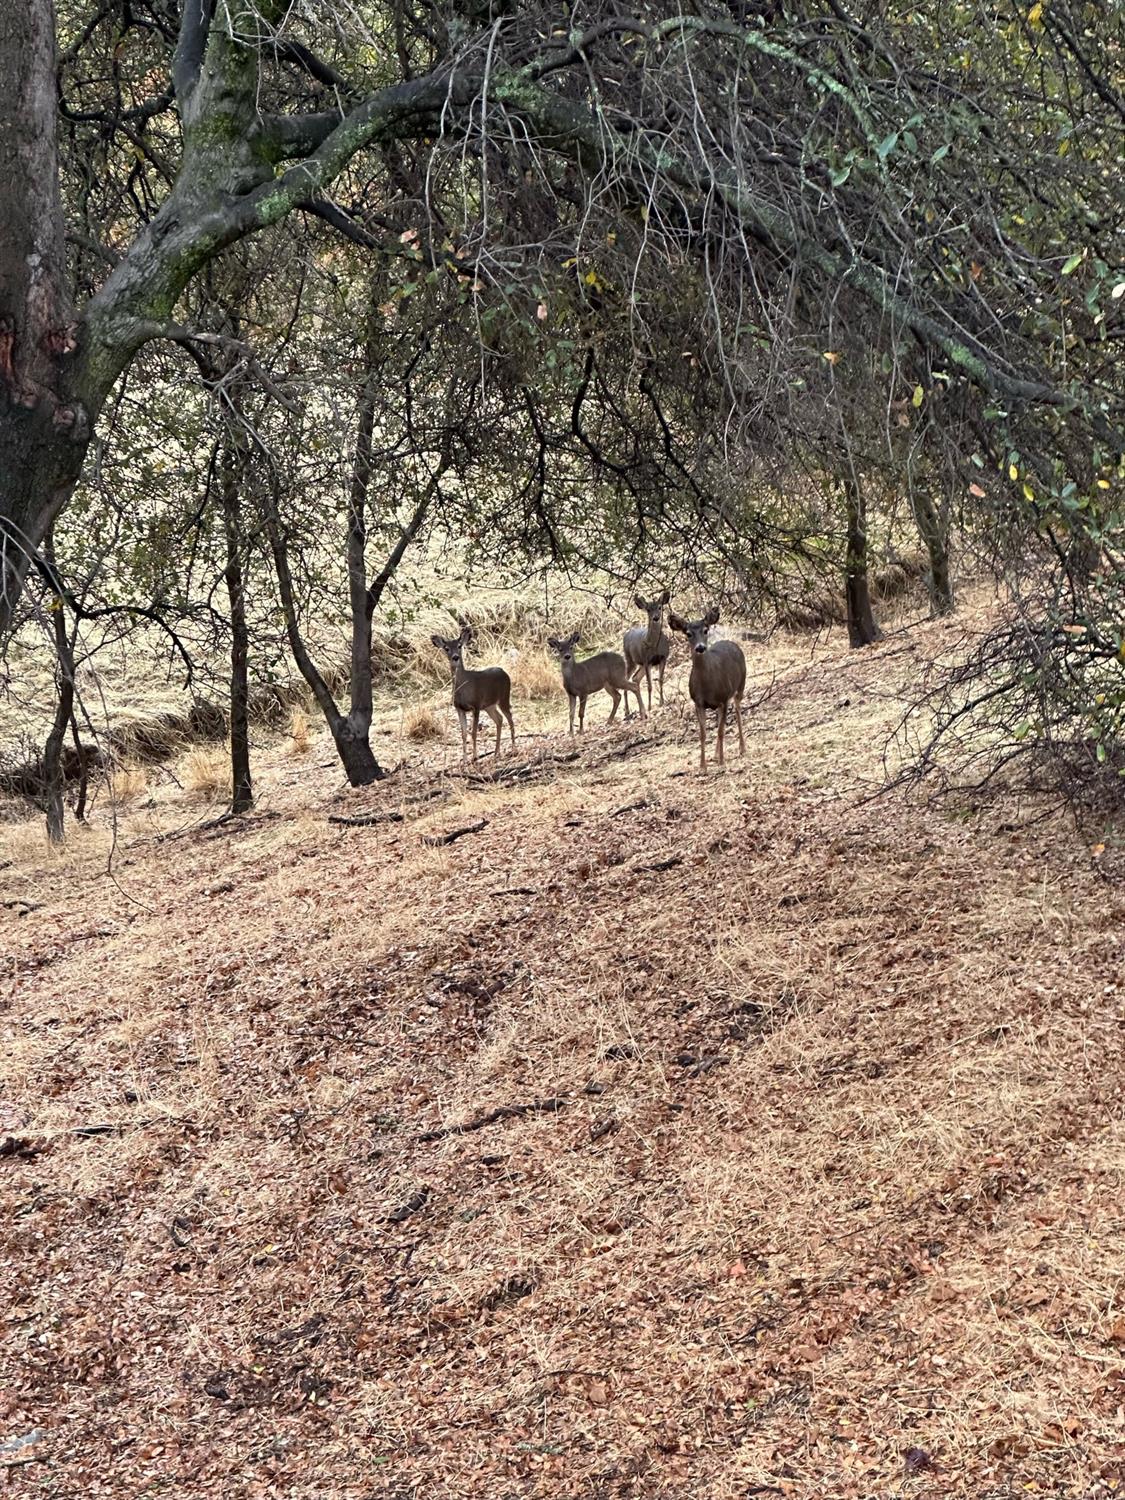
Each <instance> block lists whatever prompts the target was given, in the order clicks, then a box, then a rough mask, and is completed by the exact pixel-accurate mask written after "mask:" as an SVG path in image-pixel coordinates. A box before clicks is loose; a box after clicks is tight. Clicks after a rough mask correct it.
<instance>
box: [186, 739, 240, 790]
mask: <svg viewBox="0 0 1125 1500" xmlns="http://www.w3.org/2000/svg"><path fill="white" fill-rule="evenodd" d="M183 781H184V786H185V788H186V789H187V790H188V791H189V792H190V793H192V794H193V795H194V796H197V797H207V798H209V799H211V800H212V801H213V800H214V799H216V798H218V797H222V796H229V794H230V750H229V749H226V748H223V747H219V746H211V745H198V746H196V748H195V749H194V750H190V751H189V752H188V754H187V755H186V756H185V757H184V762H183Z"/></svg>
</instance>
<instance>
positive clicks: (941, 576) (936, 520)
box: [914, 494, 953, 615]
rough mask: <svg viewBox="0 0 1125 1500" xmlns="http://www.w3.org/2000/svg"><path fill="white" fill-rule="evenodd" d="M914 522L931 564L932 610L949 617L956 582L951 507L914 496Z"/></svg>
mask: <svg viewBox="0 0 1125 1500" xmlns="http://www.w3.org/2000/svg"><path fill="white" fill-rule="evenodd" d="M914 520H915V522H916V524H917V526H918V535H919V536H920V537H921V539H922V545H923V546H924V547H925V549H926V555H927V557H928V558H929V561H930V568H929V572H928V574H927V575H926V587H927V589H928V590H929V594H930V609H931V610H932V612H933V613H934V614H935V615H947V614H949V613H950V611H951V610H952V609H953V579H952V577H951V575H950V571H949V507H948V505H947V504H946V505H942V506H940V507H939V506H936V505H935V504H934V502H933V501H932V500H931V498H930V497H929V495H926V494H918V495H915V496H914Z"/></svg>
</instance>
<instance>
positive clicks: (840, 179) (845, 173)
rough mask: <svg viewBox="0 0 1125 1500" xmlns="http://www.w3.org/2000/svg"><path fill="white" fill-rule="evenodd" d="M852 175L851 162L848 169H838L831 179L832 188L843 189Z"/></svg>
mask: <svg viewBox="0 0 1125 1500" xmlns="http://www.w3.org/2000/svg"><path fill="white" fill-rule="evenodd" d="M851 175H852V165H851V162H849V163H848V165H847V166H846V167H837V168H836V170H835V171H834V172H833V173H832V178H831V182H832V186H833V187H843V185H844V183H845V182H847V180H848V178H849V177H850V176H851Z"/></svg>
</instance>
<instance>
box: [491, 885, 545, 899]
mask: <svg viewBox="0 0 1125 1500" xmlns="http://www.w3.org/2000/svg"><path fill="white" fill-rule="evenodd" d="M489 894H490V895H493V896H538V894H539V887H538V886H537V885H506V886H502V887H501V888H500V890H498V891H491V892H490V893H489Z"/></svg>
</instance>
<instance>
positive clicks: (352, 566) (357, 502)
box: [337, 282, 383, 764]
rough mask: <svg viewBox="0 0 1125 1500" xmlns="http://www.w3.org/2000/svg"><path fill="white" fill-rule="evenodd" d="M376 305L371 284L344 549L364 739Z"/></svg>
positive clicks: (355, 694) (353, 690) (356, 704)
mask: <svg viewBox="0 0 1125 1500" xmlns="http://www.w3.org/2000/svg"><path fill="white" fill-rule="evenodd" d="M377 301H378V298H377V296H376V294H375V286H374V282H373V284H372V287H371V292H370V295H369V299H368V313H367V329H366V332H365V335H364V343H363V384H362V385H361V387H360V391H359V405H358V410H357V413H356V435H355V453H354V456H353V459H352V478H351V486H350V489H349V493H348V534H347V547H346V551H347V565H348V602H349V605H350V608H351V620H352V643H351V681H350V684H349V702H350V708H351V714H350V718H351V722H352V732H353V735H356V736H358V735H359V734H360V733H362V735H363V737H364V739H367V738H368V737H369V736H370V733H371V715H372V713H373V712H374V684H373V682H372V676H371V620H372V617H373V615H374V605H373V604H372V603H371V602H370V600H369V594H368V587H367V501H368V495H369V493H370V489H371V440H372V434H373V433H374V430H375V395H376V362H377V358H378V351H379V332H380V328H381V326H382V321H383V318H382V314H381V313H380V312H379V311H378V308H377V306H376V303H377ZM337 744H339V741H337ZM341 755H343V752H342V751H341ZM345 764H346V762H345Z"/></svg>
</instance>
